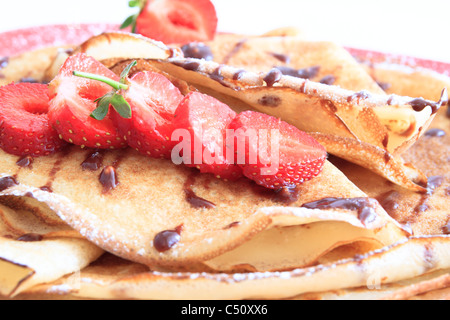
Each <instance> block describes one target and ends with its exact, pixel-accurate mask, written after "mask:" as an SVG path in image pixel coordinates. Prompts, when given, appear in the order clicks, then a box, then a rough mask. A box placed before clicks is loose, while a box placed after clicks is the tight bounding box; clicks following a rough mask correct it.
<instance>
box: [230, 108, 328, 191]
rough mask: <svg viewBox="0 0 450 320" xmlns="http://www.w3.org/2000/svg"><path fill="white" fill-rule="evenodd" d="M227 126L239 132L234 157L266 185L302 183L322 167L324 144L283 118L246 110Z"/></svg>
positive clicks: (245, 171)
mask: <svg viewBox="0 0 450 320" xmlns="http://www.w3.org/2000/svg"><path fill="white" fill-rule="evenodd" d="M228 129H231V130H233V132H234V135H235V136H236V139H235V140H234V142H235V146H234V149H235V150H236V152H237V159H236V160H235V161H236V162H237V163H238V164H239V165H240V166H241V167H242V169H243V173H244V175H245V176H246V177H247V178H249V179H252V180H254V181H255V182H256V183H258V184H260V185H262V186H264V187H266V188H270V189H279V188H282V187H285V186H292V185H296V184H301V183H303V182H304V181H308V180H310V179H312V178H313V177H315V176H317V175H318V174H319V173H320V171H321V170H322V167H323V164H324V162H325V159H326V155H327V153H326V151H325V148H324V147H323V146H322V145H321V144H319V143H318V142H317V141H316V140H315V139H314V138H312V137H311V136H309V135H308V134H306V133H305V132H303V131H300V130H299V129H297V128H296V127H294V126H292V125H290V124H288V123H286V122H284V121H281V120H280V119H277V118H275V117H272V116H269V115H266V114H262V113H259V112H253V111H245V112H242V113H240V114H238V115H237V116H236V118H235V119H234V120H233V121H232V122H231V123H230V125H229V126H228ZM272 139H273V140H272Z"/></svg>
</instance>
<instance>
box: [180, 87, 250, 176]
mask: <svg viewBox="0 0 450 320" xmlns="http://www.w3.org/2000/svg"><path fill="white" fill-rule="evenodd" d="M235 116H236V112H234V111H233V110H231V108H230V107H228V106H227V105H226V104H224V103H222V102H220V101H218V100H217V99H215V98H213V97H211V96H208V95H206V94H202V93H199V92H195V91H193V92H190V93H189V94H187V95H186V96H185V97H184V99H183V101H181V103H180V105H179V106H178V108H177V110H176V111H175V116H174V117H175V119H174V122H173V127H174V129H175V130H177V129H178V130H181V131H179V135H180V137H183V138H182V139H189V140H187V141H183V142H182V143H181V144H180V146H181V147H183V145H184V147H187V148H181V149H182V150H180V151H182V152H183V153H184V152H185V151H188V152H189V154H182V155H181V156H183V160H184V163H185V164H186V165H187V166H189V167H196V168H198V169H199V170H200V172H202V173H212V174H214V175H215V176H216V177H218V178H222V179H228V180H236V179H238V178H240V177H241V176H242V169H241V168H240V167H239V166H237V165H236V164H234V163H233V158H234V150H231V152H232V153H231V156H230V157H229V158H228V159H229V160H231V161H228V160H227V154H226V150H227V148H226V147H225V143H226V139H225V133H226V132H225V130H226V128H227V126H228V125H229V124H230V122H231V121H232V120H233V119H234V117H235ZM183 130H184V131H183ZM175 132H176V131H175ZM185 133H186V134H185ZM182 139H180V140H182Z"/></svg>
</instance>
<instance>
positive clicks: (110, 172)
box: [95, 150, 126, 193]
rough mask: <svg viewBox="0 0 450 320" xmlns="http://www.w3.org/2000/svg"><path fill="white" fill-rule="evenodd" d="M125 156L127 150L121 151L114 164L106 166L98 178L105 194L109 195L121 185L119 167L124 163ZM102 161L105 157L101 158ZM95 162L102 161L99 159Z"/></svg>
mask: <svg viewBox="0 0 450 320" xmlns="http://www.w3.org/2000/svg"><path fill="white" fill-rule="evenodd" d="M125 156H126V150H121V151H119V154H118V155H117V157H116V159H115V160H114V161H113V163H112V164H111V165H108V166H105V167H104V168H103V170H102V172H101V173H100V175H99V176H98V180H99V181H100V183H101V184H102V186H103V193H108V192H110V191H111V190H113V189H115V188H116V187H117V186H118V185H119V178H118V175H117V168H118V167H119V164H120V162H122V160H123V158H124V157H125ZM101 159H103V157H101ZM95 161H100V159H98V158H97V159H96V160H95ZM102 161H103V160H102Z"/></svg>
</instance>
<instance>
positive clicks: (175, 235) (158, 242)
mask: <svg viewBox="0 0 450 320" xmlns="http://www.w3.org/2000/svg"><path fill="white" fill-rule="evenodd" d="M182 229H183V225H182V224H181V225H179V226H177V227H176V228H175V229H173V230H164V231H161V232H159V233H157V234H156V236H155V237H154V238H153V247H154V248H155V249H156V250H157V251H158V252H164V251H167V250H169V249H170V248H172V247H173V246H174V245H175V244H177V243H178V242H179V241H180V239H181V231H182Z"/></svg>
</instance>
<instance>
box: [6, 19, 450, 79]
mask: <svg viewBox="0 0 450 320" xmlns="http://www.w3.org/2000/svg"><path fill="white" fill-rule="evenodd" d="M117 30H118V25H117V24H71V25H67V24H64V25H47V26H38V27H33V28H26V29H19V30H13V31H8V32H4V33H0V58H1V57H6V56H12V55H16V54H20V53H22V52H25V51H29V50H34V49H39V48H42V47H46V46H58V45H66V44H80V43H82V42H83V41H85V40H87V39H88V38H90V37H92V36H94V35H97V34H100V33H102V32H106V31H117ZM346 49H347V50H349V51H350V53H351V54H352V55H353V56H355V57H356V58H358V59H360V60H363V61H369V62H373V63H377V62H390V63H395V64H401V65H407V66H410V67H418V66H419V67H424V68H428V69H432V70H435V71H437V72H439V73H443V74H446V75H450V63H445V62H438V61H433V60H426V59H419V58H414V57H409V56H404V55H392V54H388V53H382V52H377V51H369V50H361V49H355V48H346Z"/></svg>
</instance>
